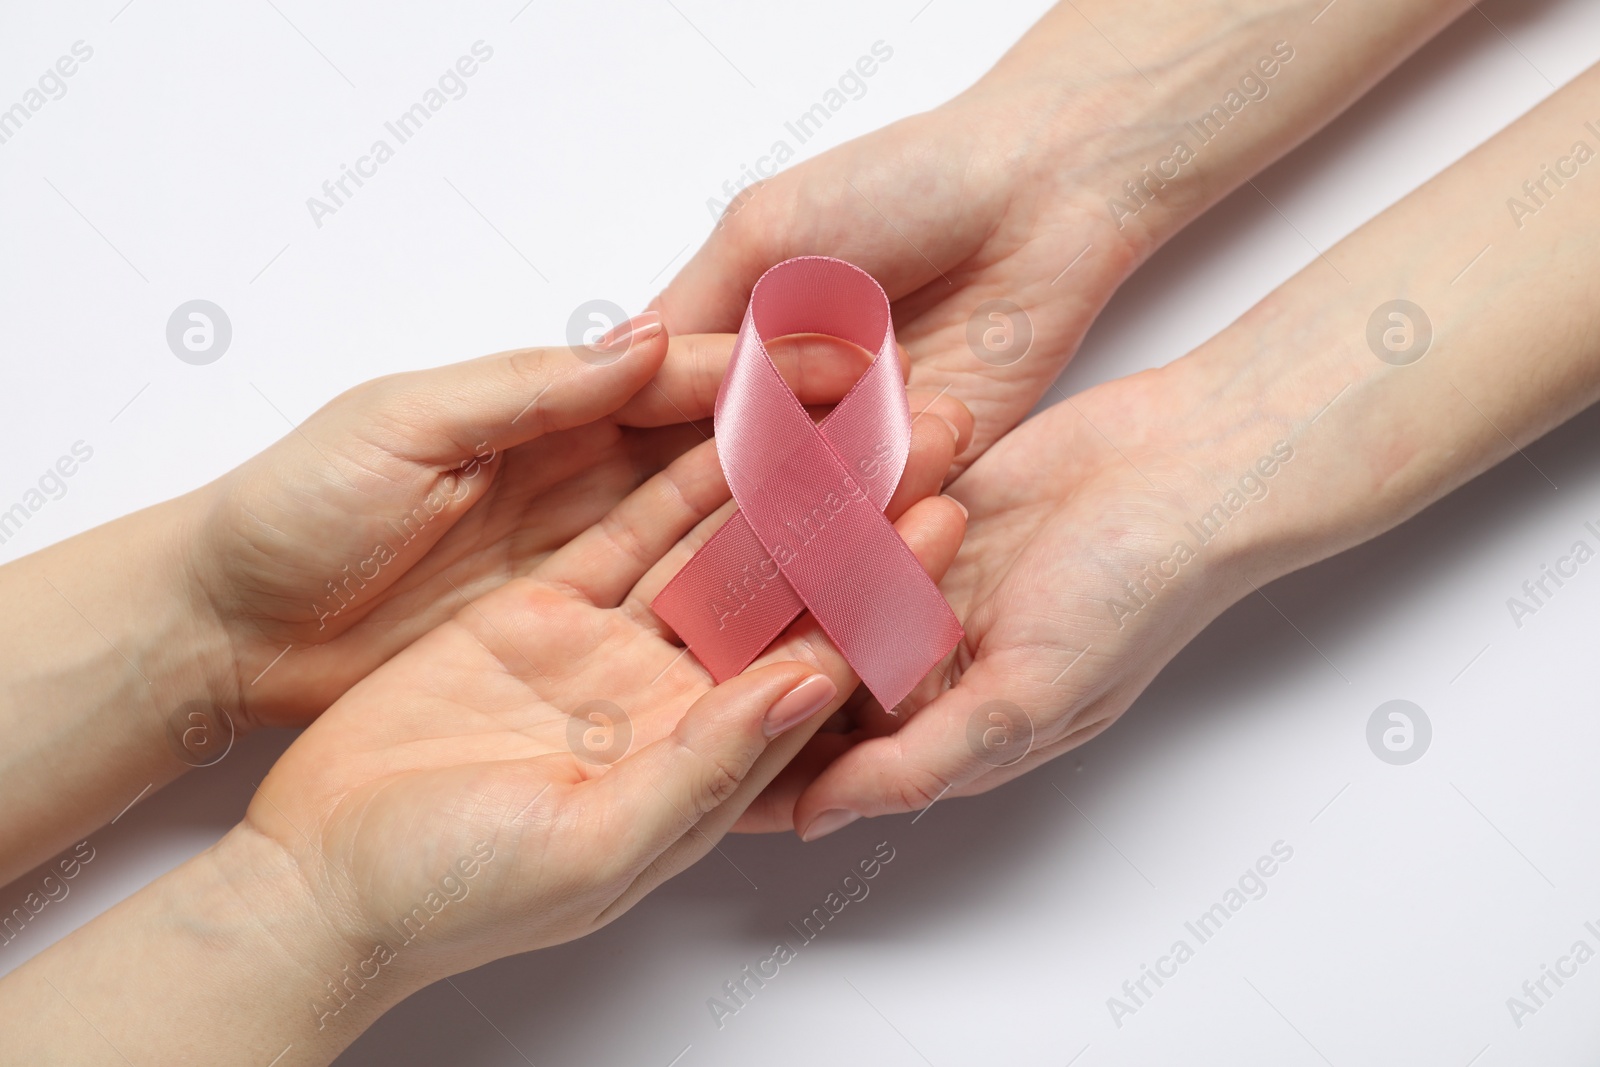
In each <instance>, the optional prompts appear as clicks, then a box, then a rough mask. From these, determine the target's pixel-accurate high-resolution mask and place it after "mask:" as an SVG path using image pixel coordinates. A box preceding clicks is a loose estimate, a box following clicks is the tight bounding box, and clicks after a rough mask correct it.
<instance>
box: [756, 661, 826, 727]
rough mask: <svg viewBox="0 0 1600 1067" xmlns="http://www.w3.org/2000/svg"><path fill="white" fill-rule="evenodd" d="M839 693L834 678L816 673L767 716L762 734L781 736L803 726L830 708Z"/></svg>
mask: <svg viewBox="0 0 1600 1067" xmlns="http://www.w3.org/2000/svg"><path fill="white" fill-rule="evenodd" d="M838 693H839V687H838V686H836V685H834V684H833V680H832V679H831V678H829V677H828V676H827V675H825V674H813V675H812V676H811V677H809V678H807V679H806V680H805V681H803V682H801V683H800V684H799V685H797V686H795V687H794V688H793V689H791V690H789V691H788V692H787V693H785V694H783V696H781V697H779V698H778V699H777V701H776V702H775V703H774V704H773V705H772V707H770V708H768V709H767V717H766V718H765V719H764V720H762V723H761V731H762V733H764V734H766V735H767V736H768V737H777V736H778V735H779V734H781V733H783V732H784V731H785V730H789V729H792V728H793V727H796V726H799V725H800V724H801V723H803V722H805V721H806V720H807V719H809V718H811V716H813V715H815V714H816V713H817V712H819V711H821V710H822V709H823V708H825V707H827V706H828V701H830V700H832V699H833V698H834V697H835V696H837V695H838Z"/></svg>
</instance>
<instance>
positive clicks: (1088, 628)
mask: <svg viewBox="0 0 1600 1067" xmlns="http://www.w3.org/2000/svg"><path fill="white" fill-rule="evenodd" d="M1186 369H1187V368H1186ZM1196 384H1197V383H1196V382H1195V381H1194V380H1193V378H1192V377H1188V376H1184V378H1182V379H1180V372H1179V371H1177V370H1169V371H1165V372H1152V373H1146V374H1141V375H1135V376H1133V377H1131V378H1125V379H1121V380H1118V381H1114V382H1110V383H1107V384H1105V385H1102V386H1099V387H1096V388H1094V389H1091V390H1088V391H1087V392H1085V393H1082V394H1080V395H1079V396H1077V397H1075V398H1073V400H1072V401H1071V402H1070V403H1062V404H1059V405H1057V406H1055V407H1052V408H1050V409H1049V410H1047V411H1045V412H1043V413H1042V414H1040V415H1038V416H1036V417H1035V418H1033V419H1030V420H1029V421H1028V422H1026V423H1024V424H1023V425H1022V426H1020V427H1018V428H1017V429H1016V430H1013V431H1012V432H1011V433H1010V434H1008V435H1007V436H1006V437H1004V438H1003V439H1001V440H1000V441H999V442H998V443H997V444H996V445H995V446H994V447H993V448H991V449H990V450H989V452H988V453H986V454H985V455H984V456H983V457H982V458H980V459H979V460H978V461H977V462H976V463H975V464H973V466H972V467H971V468H969V469H968V470H967V472H966V473H965V474H964V475H962V476H961V477H960V478H959V479H957V480H956V481H955V482H954V483H953V484H952V485H951V486H950V490H949V492H950V495H951V496H953V497H955V498H957V499H959V500H961V502H962V503H963V504H964V505H966V506H967V508H968V509H969V512H970V517H969V519H968V526H967V534H966V538H965V540H964V541H963V544H962V547H961V551H960V554H959V555H958V557H957V559H956V562H955V563H954V565H953V566H952V567H951V568H950V571H949V573H948V574H947V575H946V577H945V579H944V581H943V582H942V583H941V590H942V591H943V592H944V593H945V595H946V597H947V598H948V599H949V601H950V604H951V606H952V607H953V608H954V609H955V611H956V613H957V614H958V615H959V616H960V617H962V618H963V619H964V620H965V623H964V625H965V628H966V637H965V639H964V640H963V642H962V643H961V645H960V646H958V648H957V650H956V653H955V656H954V659H953V661H952V662H949V663H947V665H946V666H945V668H944V669H943V670H942V671H941V672H935V674H933V675H930V676H929V677H928V678H927V679H926V680H925V681H924V682H923V684H922V685H921V686H919V688H918V690H917V691H916V692H914V693H913V694H912V695H911V697H909V698H908V699H907V700H906V701H905V702H903V703H902V704H901V705H900V707H899V709H897V711H898V714H895V715H890V714H887V713H885V712H884V710H883V709H882V708H881V707H879V706H878V705H877V704H876V702H874V701H872V700H871V699H870V697H869V696H868V695H867V694H865V693H857V694H856V695H855V696H854V697H853V698H852V699H851V701H850V702H849V703H848V704H847V706H846V707H845V709H844V714H842V715H841V716H838V717H836V722H837V723H839V724H840V728H838V729H830V730H825V731H824V732H820V733H818V734H817V735H816V736H815V737H813V738H812V739H811V740H810V741H809V742H808V743H807V745H806V746H805V748H804V749H803V751H802V752H801V753H800V754H799V755H798V756H797V757H796V758H795V760H794V761H793V762H792V763H791V764H790V765H789V766H788V767H786V768H785V769H784V771H783V772H782V774H781V775H780V777H779V778H778V780H777V781H776V782H775V783H774V784H773V785H772V786H771V787H769V788H768V790H767V791H766V793H764V794H763V796H762V797H761V799H760V800H759V801H758V802H757V804H755V805H753V806H752V807H751V808H750V809H749V811H748V812H747V813H746V814H745V816H744V817H743V818H742V819H741V820H740V822H739V824H738V826H737V827H736V829H739V830H748V831H763V830H781V829H788V828H790V827H791V826H793V827H795V828H797V829H799V830H800V832H801V833H802V836H804V837H805V838H806V839H808V840H811V839H814V838H816V837H819V836H822V835H823V834H825V833H829V832H832V831H833V830H836V829H838V828H839V827H841V826H844V825H846V824H847V823H848V822H850V821H854V818H856V817H860V816H863V815H865V816H874V815H884V814H891V813H895V812H904V811H916V810H919V809H921V808H924V807H926V806H928V805H929V804H931V803H933V802H934V800H936V799H938V798H940V797H953V796H966V795H972V794H976V793H981V792H984V791H986V790H988V789H991V788H993V787H994V786H996V785H998V784H1001V783H1002V782H1005V781H1009V780H1010V779H1012V778H1015V777H1017V776H1019V775H1021V774H1023V773H1025V772H1026V771H1027V770H1029V769H1031V768H1033V767H1035V766H1038V765H1039V764H1040V763H1043V762H1045V761H1047V760H1049V759H1051V758H1053V757H1055V756H1057V755H1060V754H1061V753H1062V752H1065V751H1068V750H1069V749H1072V748H1075V747H1076V746H1078V745H1080V744H1082V743H1083V742H1085V741H1087V740H1089V739H1090V738H1091V737H1093V736H1094V735H1096V734H1097V733H1099V732H1100V731H1102V730H1104V729H1105V728H1106V727H1107V726H1109V725H1110V724H1111V723H1112V722H1114V721H1115V720H1116V718H1117V717H1118V716H1120V715H1121V714H1122V713H1123V712H1124V711H1126V710H1127V708H1128V707H1129V705H1130V704H1131V703H1132V702H1133V700H1134V699H1135V698H1136V697H1137V696H1138V694H1139V693H1140V692H1141V691H1142V690H1143V689H1144V687H1145V686H1146V685H1148V684H1149V682H1150V680H1151V679H1152V678H1153V677H1154V676H1155V674H1156V673H1157V672H1158V671H1159V670H1160V669H1161V668H1162V667H1163V666H1164V665H1165V664H1166V663H1167V661H1168V660H1170V659H1171V658H1172V656H1174V655H1175V654H1176V653H1177V652H1178V650H1179V649H1181V648H1182V647H1183V645H1184V644H1186V643H1187V642H1188V641H1189V640H1190V639H1191V638H1192V637H1193V636H1194V635H1195V634H1196V633H1198V632H1199V631H1200V630H1201V629H1203V628H1204V627H1205V626H1206V624H1208V623H1209V622H1210V621H1211V620H1212V619H1213V618H1215V617H1216V616H1217V615H1218V614H1220V613H1221V612H1222V611H1223V610H1224V609H1226V608H1227V606H1228V605H1230V604H1231V603H1233V602H1234V601H1235V600H1236V599H1238V597H1239V596H1240V595H1242V593H1243V592H1245V591H1248V589H1249V588H1250V586H1249V584H1248V582H1249V581H1251V580H1252V576H1253V579H1254V580H1256V581H1265V580H1267V579H1266V578H1265V577H1263V576H1261V575H1260V574H1259V573H1257V570H1256V568H1260V567H1262V565H1263V560H1262V559H1261V558H1260V555H1259V553H1258V552H1257V551H1256V548H1257V545H1256V542H1254V541H1253V540H1252V539H1251V538H1250V536H1249V534H1248V532H1247V524H1246V523H1244V522H1236V523H1233V524H1232V525H1231V526H1230V528H1229V530H1228V532H1227V533H1228V535H1227V536H1226V537H1221V538H1218V539H1216V540H1215V541H1213V542H1211V543H1209V544H1204V545H1201V544H1199V543H1198V541H1197V538H1196V535H1195V533H1194V531H1193V529H1191V528H1190V526H1189V524H1190V523H1192V522H1194V521H1195V520H1196V519H1197V518H1199V517H1201V516H1202V515H1203V513H1204V512H1205V509H1206V508H1208V507H1209V506H1210V505H1211V504H1212V503H1214V502H1215V501H1216V499H1217V498H1218V497H1219V495H1220V492H1221V490H1219V489H1218V488H1217V486H1230V487H1231V486H1233V485H1236V484H1237V482H1238V479H1239V477H1240V474H1239V472H1237V471H1232V470H1231V467H1230V463H1231V461H1230V460H1229V459H1228V458H1227V457H1228V456H1230V455H1231V454H1232V451H1233V449H1232V448H1231V447H1229V448H1220V447H1214V441H1215V439H1214V438H1213V437H1211V435H1210V434H1209V433H1208V432H1204V431H1203V432H1201V433H1199V434H1195V435H1194V436H1190V431H1194V430H1196V429H1197V428H1198V427H1199V426H1200V425H1201V423H1199V422H1197V421H1196V420H1197V417H1198V416H1197V413H1196V412H1195V410H1194V407H1195V405H1194V401H1193V398H1194V397H1195V396H1196V395H1201V396H1203V395H1205V393H1204V391H1203V390H1202V391H1199V392H1197V391H1196ZM1113 442H1114V443H1113ZM1202 442H1204V443H1202ZM1290 451H1291V455H1292V449H1291V450H1290ZM1267 454H1268V455H1269V456H1270V455H1271V451H1270V449H1268V450H1267ZM1281 460H1282V457H1281V456H1279V457H1278V459H1277V460H1276V461H1275V462H1281ZM1245 466H1246V469H1249V463H1248V461H1245ZM1252 484H1259V485H1261V486H1262V489H1261V492H1262V493H1265V492H1266V488H1265V487H1266V486H1267V485H1268V484H1270V483H1268V482H1267V481H1266V480H1265V479H1262V478H1261V477H1260V476H1259V475H1257V476H1256V481H1255V482H1254V483H1252ZM1256 506H1257V507H1259V505H1256ZM1180 542H1182V543H1184V544H1186V545H1190V546H1193V548H1194V551H1192V552H1182V553H1179V552H1175V551H1174V546H1175V545H1176V544H1178V543H1180ZM1129 582H1133V583H1137V584H1135V586H1134V587H1133V588H1132V589H1131V590H1130V587H1129V585H1128V584H1127V583H1129ZM952 687H953V688H952Z"/></svg>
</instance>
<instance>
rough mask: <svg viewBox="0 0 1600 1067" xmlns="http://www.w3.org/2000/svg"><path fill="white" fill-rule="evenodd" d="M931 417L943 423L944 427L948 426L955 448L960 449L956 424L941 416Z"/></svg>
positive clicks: (959, 433)
mask: <svg viewBox="0 0 1600 1067" xmlns="http://www.w3.org/2000/svg"><path fill="white" fill-rule="evenodd" d="M930 414H932V413H931V412H930ZM933 417H934V418H936V419H938V420H939V421H940V422H942V423H944V424H945V425H946V426H948V427H949V428H950V436H951V437H952V438H954V440H955V443H956V447H957V448H960V447H961V431H960V430H958V429H956V424H955V423H953V422H951V421H950V420H949V419H947V418H945V417H944V416H943V415H934V416H933Z"/></svg>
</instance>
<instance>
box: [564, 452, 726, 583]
mask: <svg viewBox="0 0 1600 1067" xmlns="http://www.w3.org/2000/svg"><path fill="white" fill-rule="evenodd" d="M727 499H728V482H727V479H726V478H724V477H723V474H722V466H721V464H720V463H718V462H717V452H716V445H715V443H714V442H712V441H706V442H704V443H702V444H700V445H698V446H696V447H695V448H692V449H690V450H689V451H688V452H687V453H685V454H684V455H682V456H680V457H679V458H677V459H675V460H673V461H672V463H670V464H668V466H667V468H666V469H665V470H663V471H661V472H660V473H658V474H656V475H654V476H652V477H651V478H650V479H649V480H648V481H646V482H645V483H644V484H643V485H641V486H640V487H639V488H637V489H635V490H634V491H633V492H631V493H629V494H628V495H627V496H626V497H624V498H623V499H622V501H621V503H619V504H617V506H616V507H614V508H612V509H611V510H610V511H609V512H607V513H606V514H605V515H604V516H603V517H602V518H601V519H600V520H599V521H598V522H596V523H595V524H594V525H593V526H590V527H589V528H588V529H586V530H584V531H583V532H582V533H580V534H579V535H578V536H577V537H575V538H573V539H572V540H571V541H569V542H567V543H566V544H565V545H563V546H562V547H561V548H559V549H557V550H556V552H555V553H554V554H553V555H551V556H550V558H549V559H547V560H545V562H544V564H543V566H542V567H541V568H540V578H541V580H544V581H551V582H559V583H561V584H563V585H565V586H567V587H569V588H570V589H572V590H573V591H574V592H576V593H577V594H578V595H579V596H581V597H583V598H585V599H586V600H588V601H589V603H591V604H593V605H595V606H596V607H603V608H610V607H615V606H616V605H617V604H618V603H620V602H621V601H622V599H623V598H624V597H625V596H627V595H628V592H629V590H631V589H633V588H634V586H635V585H637V584H638V582H639V580H640V579H641V578H643V577H645V576H646V575H647V574H648V573H649V572H650V571H651V570H652V569H653V568H655V567H656V566H657V565H659V563H660V561H661V559H662V557H663V556H664V555H665V554H666V553H668V552H669V551H672V550H674V548H675V546H676V545H677V544H678V543H679V542H680V541H681V540H682V539H683V538H684V537H685V536H686V535H688V534H689V533H690V532H691V531H693V530H694V529H695V527H696V524H698V523H700V522H701V521H702V520H703V519H705V518H706V516H708V515H710V514H712V513H713V512H714V511H716V510H717V508H718V507H719V506H721V505H722V504H723V503H724V502H725V501H727Z"/></svg>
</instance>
